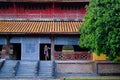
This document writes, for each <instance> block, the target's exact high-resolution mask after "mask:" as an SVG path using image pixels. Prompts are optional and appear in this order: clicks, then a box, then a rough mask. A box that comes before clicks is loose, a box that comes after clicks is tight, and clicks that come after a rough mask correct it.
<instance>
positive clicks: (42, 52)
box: [39, 44, 51, 60]
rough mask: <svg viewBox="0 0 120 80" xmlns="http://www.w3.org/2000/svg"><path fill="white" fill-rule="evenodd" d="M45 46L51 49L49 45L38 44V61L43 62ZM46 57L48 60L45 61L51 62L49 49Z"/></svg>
mask: <svg viewBox="0 0 120 80" xmlns="http://www.w3.org/2000/svg"><path fill="white" fill-rule="evenodd" d="M45 45H47V47H49V48H50V47H51V45H50V44H40V45H39V46H40V47H39V51H40V53H39V54H40V56H39V59H40V60H45V54H44V47H45ZM48 56H49V58H48V59H47V60H51V49H48Z"/></svg>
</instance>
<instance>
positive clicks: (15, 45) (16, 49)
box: [12, 43, 21, 60]
mask: <svg viewBox="0 0 120 80" xmlns="http://www.w3.org/2000/svg"><path fill="white" fill-rule="evenodd" d="M12 45H13V54H14V59H15V60H21V43H13V44H12Z"/></svg>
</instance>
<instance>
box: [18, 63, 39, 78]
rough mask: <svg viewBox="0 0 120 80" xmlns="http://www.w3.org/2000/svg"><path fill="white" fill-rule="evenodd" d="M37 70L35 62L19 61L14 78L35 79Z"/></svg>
mask: <svg viewBox="0 0 120 80" xmlns="http://www.w3.org/2000/svg"><path fill="white" fill-rule="evenodd" d="M37 68H38V62H37V61H20V65H19V67H18V71H17V74H16V77H36V76H37Z"/></svg>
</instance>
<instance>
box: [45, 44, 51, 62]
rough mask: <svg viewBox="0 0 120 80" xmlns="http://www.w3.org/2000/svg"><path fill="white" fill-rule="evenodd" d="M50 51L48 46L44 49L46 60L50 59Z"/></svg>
mask: <svg viewBox="0 0 120 80" xmlns="http://www.w3.org/2000/svg"><path fill="white" fill-rule="evenodd" d="M49 49H50V48H49V47H47V45H45V47H44V55H45V60H48V59H49V52H48V50H49Z"/></svg>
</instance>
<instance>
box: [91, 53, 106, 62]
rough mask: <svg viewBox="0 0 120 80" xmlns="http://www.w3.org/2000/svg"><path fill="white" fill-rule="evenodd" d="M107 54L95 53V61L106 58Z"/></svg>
mask: <svg viewBox="0 0 120 80" xmlns="http://www.w3.org/2000/svg"><path fill="white" fill-rule="evenodd" d="M106 59H107V56H106V55H105V54H100V56H98V55H97V54H95V53H93V61H95V60H106Z"/></svg>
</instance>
